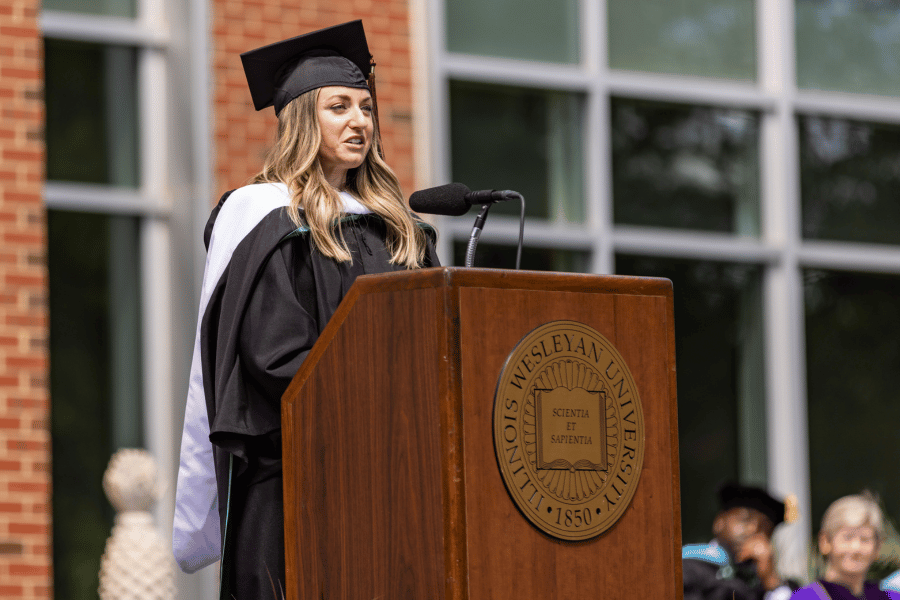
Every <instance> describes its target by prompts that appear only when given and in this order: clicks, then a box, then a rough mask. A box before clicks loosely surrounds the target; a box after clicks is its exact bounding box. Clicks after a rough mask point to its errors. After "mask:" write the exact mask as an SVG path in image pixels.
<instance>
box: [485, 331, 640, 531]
mask: <svg viewBox="0 0 900 600" xmlns="http://www.w3.org/2000/svg"><path fill="white" fill-rule="evenodd" d="M494 449H495V451H496V454H497V462H498V463H499V466H500V473H501V475H502V476H503V482H504V483H505V484H506V489H507V490H508V491H509V494H510V496H511V497H512V499H513V501H514V502H515V503H516V505H517V506H518V507H519V510H520V511H521V512H522V514H524V515H525V517H526V518H527V519H528V520H529V521H531V523H533V524H534V525H535V526H536V527H537V528H538V529H540V530H541V531H543V532H544V533H547V534H548V535H551V536H553V537H556V538H560V539H563V540H586V539H590V538H592V537H595V536H598V535H600V534H601V533H603V532H604V531H606V530H607V529H609V528H610V527H612V526H613V524H615V522H616V521H617V520H618V519H619V517H621V516H622V514H623V513H624V512H625V509H626V508H627V507H628V504H629V502H630V501H631V498H632V496H633V495H634V491H635V489H636V488H637V484H638V479H639V477H640V473H641V465H642V464H643V460H644V415H643V411H642V409H641V400H640V397H639V396H638V391H637V387H636V386H635V384H634V379H633V378H632V376H631V372H630V371H629V370H628V366H627V365H626V364H625V361H624V360H623V359H622V356H621V355H620V354H619V352H618V351H617V350H616V348H615V347H614V346H613V345H612V344H611V343H610V341H609V340H608V339H606V338H605V337H604V336H603V335H602V334H601V333H600V332H598V331H597V330H595V329H593V328H592V327H588V326H587V325H584V324H582V323H578V322H575V321H552V322H550V323H546V324H544V325H541V326H540V327H538V328H537V329H535V330H533V331H531V332H530V333H529V334H528V335H526V336H525V337H524V338H523V339H522V340H521V341H520V342H519V343H518V345H516V347H515V348H514V349H513V351H512V352H511V353H510V355H509V358H507V360H506V364H505V365H504V367H503V371H502V372H501V374H500V380H499V381H498V383H497V393H496V396H495V397H494Z"/></svg>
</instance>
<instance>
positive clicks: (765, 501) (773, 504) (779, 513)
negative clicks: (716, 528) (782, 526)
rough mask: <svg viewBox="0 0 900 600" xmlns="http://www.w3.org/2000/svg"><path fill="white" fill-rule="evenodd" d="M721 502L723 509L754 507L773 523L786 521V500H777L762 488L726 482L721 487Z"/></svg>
mask: <svg viewBox="0 0 900 600" xmlns="http://www.w3.org/2000/svg"><path fill="white" fill-rule="evenodd" d="M719 504H720V505H721V507H722V510H730V509H732V508H752V509H755V510H758V511H759V512H761V513H762V514H764V515H765V516H766V517H768V519H769V520H770V521H772V524H773V525H778V524H779V523H782V522H783V521H784V517H785V506H784V502H781V501H779V500H776V499H775V498H773V497H772V496H770V495H769V493H768V492H766V491H765V490H764V489H762V488H757V487H748V486H743V485H740V484H738V483H726V484H725V485H723V486H722V487H721V488H719Z"/></svg>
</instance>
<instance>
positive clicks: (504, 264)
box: [453, 208, 591, 273]
mask: <svg viewBox="0 0 900 600" xmlns="http://www.w3.org/2000/svg"><path fill="white" fill-rule="evenodd" d="M493 211H494V209H493V208H492V209H491V212H493ZM488 227H490V222H488ZM468 245H469V242H468V241H465V242H462V241H458V242H454V243H453V264H454V265H457V266H462V265H464V264H466V248H467V247H468ZM475 266H476V267H482V268H485V269H515V268H516V246H506V245H501V244H484V243H480V244H478V246H477V247H476V248H475ZM521 266H522V269H523V270H526V271H556V272H559V273H588V272H589V271H590V266H591V254H590V252H579V251H577V250H559V249H557V248H533V247H532V248H529V247H528V246H524V247H523V248H522V265H521Z"/></svg>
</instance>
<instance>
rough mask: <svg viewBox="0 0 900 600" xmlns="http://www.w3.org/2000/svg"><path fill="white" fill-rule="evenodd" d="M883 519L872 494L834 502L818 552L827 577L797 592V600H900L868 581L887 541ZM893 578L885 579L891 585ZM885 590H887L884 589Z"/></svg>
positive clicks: (825, 517)
mask: <svg viewBox="0 0 900 600" xmlns="http://www.w3.org/2000/svg"><path fill="white" fill-rule="evenodd" d="M884 536H885V528H884V516H883V515H882V513H881V508H879V506H878V501H877V500H876V499H875V497H874V496H872V494H870V493H869V492H863V493H861V494H854V495H852V496H844V497H843V498H840V499H838V500H835V501H834V502H832V504H831V506H829V507H828V510H826V511H825V516H823V517H822V529H821V531H820V532H819V550H820V551H821V552H822V555H823V556H824V557H825V574H824V575H823V577H822V578H821V579H819V580H817V581H814V582H812V583H811V584H809V585H807V586H804V587H802V588H800V589H799V590H797V591H796V592H795V593H794V595H793V596H792V598H793V599H796V600H876V599H877V600H887V599H891V600H900V593H898V592H897V591H892V590H890V589H887V587H888V586H884V585H883V586H879V584H878V582H876V581H867V580H866V575H867V574H868V572H869V568H870V567H871V566H872V563H874V562H875V559H876V558H877V557H878V550H879V549H880V547H881V543H882V542H883V541H884ZM890 580H891V578H888V579H886V580H885V583H889V582H890ZM882 587H884V588H885V589H882Z"/></svg>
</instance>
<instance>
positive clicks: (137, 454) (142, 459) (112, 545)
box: [99, 449, 175, 600]
mask: <svg viewBox="0 0 900 600" xmlns="http://www.w3.org/2000/svg"><path fill="white" fill-rule="evenodd" d="M103 490H104V491H105V492H106V496H107V497H108V498H109V501H110V503H112V505H113V506H114V507H115V509H116V511H118V513H117V514H116V524H115V525H114V526H113V529H112V535H111V536H110V537H109V539H108V540H106V550H105V551H104V552H103V558H102V559H101V560H100V589H99V593H100V599H101V600H173V599H174V598H175V586H174V583H173V581H174V573H175V570H174V559H173V558H172V554H171V552H169V549H168V547H167V545H166V544H165V543H164V542H163V540H162V537H160V535H159V533H158V532H157V531H156V528H155V527H154V526H153V516H152V515H151V514H150V508H151V507H152V506H153V504H154V503H155V502H156V500H157V498H158V497H159V493H160V488H159V486H158V484H157V480H156V464H155V463H154V461H153V457H152V456H150V453H148V452H147V451H146V450H133V449H126V450H119V451H118V452H116V453H115V454H113V457H112V458H111V459H110V461H109V467H107V469H106V473H105V474H104V475H103Z"/></svg>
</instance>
